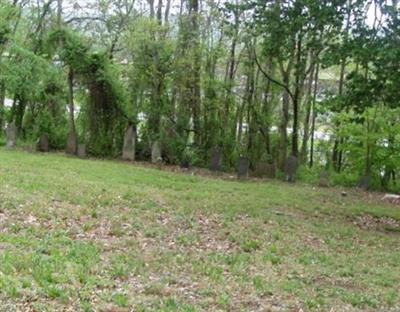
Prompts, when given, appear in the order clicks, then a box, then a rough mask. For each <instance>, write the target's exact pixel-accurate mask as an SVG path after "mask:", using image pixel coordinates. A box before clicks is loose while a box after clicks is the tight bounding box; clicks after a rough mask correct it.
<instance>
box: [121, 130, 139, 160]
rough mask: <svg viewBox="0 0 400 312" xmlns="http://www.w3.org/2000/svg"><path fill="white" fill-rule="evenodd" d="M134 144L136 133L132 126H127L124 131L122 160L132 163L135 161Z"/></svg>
mask: <svg viewBox="0 0 400 312" xmlns="http://www.w3.org/2000/svg"><path fill="white" fill-rule="evenodd" d="M135 142H136V133H135V129H134V127H133V125H129V126H128V129H126V132H125V137H124V148H123V150H122V159H124V160H129V161H134V160H135Z"/></svg>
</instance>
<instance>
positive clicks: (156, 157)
mask: <svg viewBox="0 0 400 312" xmlns="http://www.w3.org/2000/svg"><path fill="white" fill-rule="evenodd" d="M151 162H152V163H153V164H157V163H162V158H161V147H160V143H159V142H158V141H154V142H153V144H152V145H151Z"/></svg>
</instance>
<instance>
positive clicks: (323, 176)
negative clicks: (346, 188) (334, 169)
mask: <svg viewBox="0 0 400 312" xmlns="http://www.w3.org/2000/svg"><path fill="white" fill-rule="evenodd" d="M318 185H319V187H329V176H328V172H327V171H325V170H322V171H321V173H320V174H319V182H318Z"/></svg>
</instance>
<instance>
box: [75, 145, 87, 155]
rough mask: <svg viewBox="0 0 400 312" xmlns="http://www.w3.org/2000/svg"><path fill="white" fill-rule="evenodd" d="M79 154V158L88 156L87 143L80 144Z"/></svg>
mask: <svg viewBox="0 0 400 312" xmlns="http://www.w3.org/2000/svg"><path fill="white" fill-rule="evenodd" d="M77 155H78V157H79V158H86V144H78V151H77Z"/></svg>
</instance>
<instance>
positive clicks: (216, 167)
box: [210, 147, 222, 172]
mask: <svg viewBox="0 0 400 312" xmlns="http://www.w3.org/2000/svg"><path fill="white" fill-rule="evenodd" d="M221 165H222V151H221V149H220V148H218V147H216V148H214V149H213V151H212V153H211V161H210V170H211V171H214V172H216V171H221Z"/></svg>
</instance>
